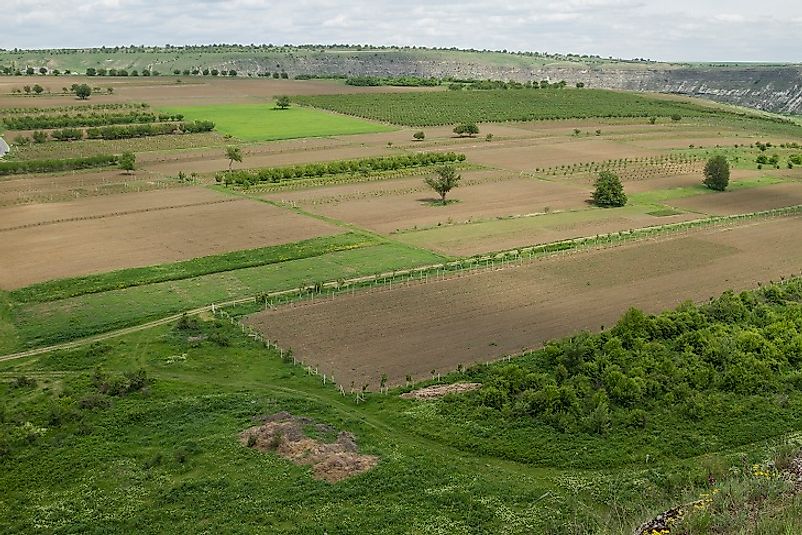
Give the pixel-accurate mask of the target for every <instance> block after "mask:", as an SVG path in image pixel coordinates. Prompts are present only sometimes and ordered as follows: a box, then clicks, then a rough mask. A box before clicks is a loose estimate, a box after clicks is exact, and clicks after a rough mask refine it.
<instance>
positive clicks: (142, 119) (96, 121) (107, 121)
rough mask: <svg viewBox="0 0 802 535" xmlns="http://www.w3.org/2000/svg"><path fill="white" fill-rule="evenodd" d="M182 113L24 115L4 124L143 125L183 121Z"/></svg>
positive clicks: (19, 126) (22, 127)
mask: <svg viewBox="0 0 802 535" xmlns="http://www.w3.org/2000/svg"><path fill="white" fill-rule="evenodd" d="M183 119H184V116H183V115H181V114H180V113H175V114H168V113H159V114H156V113H103V114H95V115H80V114H79V115H67V114H63V115H23V116H20V117H13V116H12V117H4V118H3V124H5V126H6V128H8V129H9V130H34V129H40V128H70V127H76V126H106V125H115V124H138V123H139V124H141V123H157V122H164V121H181V120H183Z"/></svg>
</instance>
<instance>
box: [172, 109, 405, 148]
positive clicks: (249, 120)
mask: <svg viewBox="0 0 802 535" xmlns="http://www.w3.org/2000/svg"><path fill="white" fill-rule="evenodd" d="M167 111H169V112H171V113H180V114H183V115H184V117H185V119H187V120H196V121H213V122H214V123H215V124H216V125H217V127H216V130H217V131H218V132H222V133H223V134H229V135H231V136H234V137H235V138H238V139H241V140H243V141H274V140H279V139H296V138H304V137H322V136H339V135H347V134H370V133H374V132H390V131H392V130H394V128H392V127H389V126H386V125H382V124H376V123H372V122H369V121H365V120H363V119H357V118H354V117H345V116H342V115H336V114H333V113H328V112H324V111H320V110H313V109H310V108H301V107H297V106H294V107H291V108H289V109H286V110H280V109H276V108H275V107H274V106H273V104H272V103H269V102H266V103H264V104H228V105H216V106H190V107H177V108H167Z"/></svg>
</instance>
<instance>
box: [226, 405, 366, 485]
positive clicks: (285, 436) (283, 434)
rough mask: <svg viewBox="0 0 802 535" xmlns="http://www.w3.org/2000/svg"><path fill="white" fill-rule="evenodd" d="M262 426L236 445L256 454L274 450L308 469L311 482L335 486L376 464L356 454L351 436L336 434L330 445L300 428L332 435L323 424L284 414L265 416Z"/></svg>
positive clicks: (244, 434)
mask: <svg viewBox="0 0 802 535" xmlns="http://www.w3.org/2000/svg"><path fill="white" fill-rule="evenodd" d="M261 421H262V424H261V425H257V426H254V427H250V428H248V429H246V430H245V431H243V432H242V433H240V435H239V437H240V443H242V445H244V446H246V447H251V448H256V449H257V450H259V451H262V452H267V451H274V452H276V453H277V454H279V455H281V456H282V457H284V458H285V459H289V460H290V461H292V462H293V463H295V464H297V465H300V466H311V467H312V474H313V475H314V477H315V479H322V480H324V481H328V482H329V483H336V482H338V481H342V480H343V479H346V478H348V477H351V476H354V475H357V474H361V473H362V472H367V471H368V470H370V469H371V468H373V467H374V466H376V464H378V462H379V458H378V457H376V456H374V455H364V454H361V453H359V451H358V448H357V444H356V441H355V439H354V436H353V435H352V434H351V433H348V432H346V431H340V432H339V433H338V434H337V439H336V440H335V441H334V442H330V443H327V442H322V441H319V440H316V439H314V438H311V437H309V436H307V435H306V433H305V431H304V428H305V427H306V426H314V428H315V430H316V431H318V432H320V433H330V432H334V431H335V429H334V428H333V427H331V426H328V425H326V424H319V423H315V422H314V420H312V419H311V418H305V417H297V416H293V415H291V414H290V413H288V412H279V413H277V414H274V415H271V416H266V417H264V418H262V419H261Z"/></svg>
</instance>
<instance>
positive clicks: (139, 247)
mask: <svg viewBox="0 0 802 535" xmlns="http://www.w3.org/2000/svg"><path fill="white" fill-rule="evenodd" d="M0 220H1V221H2V227H3V229H6V230H0V236H1V237H2V239H1V240H0V258H3V259H4V260H3V263H2V266H0V288H3V289H13V288H19V287H22V286H26V285H28V284H32V283H35V282H41V281H46V280H50V279H58V278H64V277H73V276H79V275H87V274H91V273H101V272H105V271H112V270H115V269H121V268H126V267H135V266H144V265H151V264H159V263H164V262H174V261H178V260H186V259H190V258H196V257H199V256H207V255H212V254H218V253H224V252H229V251H237V250H240V249H251V248H256V247H266V246H269V245H277V244H281V243H289V242H295V241H299V240H304V239H308V238H312V237H314V236H325V235H332V234H336V233H337V232H338V229H337V227H335V226H333V225H329V224H327V223H323V222H321V221H318V220H316V219H312V218H306V217H303V216H300V215H297V214H295V213H293V212H291V211H288V210H283V209H281V208H277V207H275V206H271V205H269V204H266V203H263V202H258V201H253V200H249V199H243V198H236V197H230V196H227V195H222V194H219V193H216V192H213V191H211V190H204V189H197V188H180V189H172V190H163V191H158V192H147V193H130V194H124V195H109V196H105V197H99V198H92V199H84V200H80V201H75V202H68V203H56V204H45V205H30V206H19V207H11V208H4V209H2V210H0Z"/></svg>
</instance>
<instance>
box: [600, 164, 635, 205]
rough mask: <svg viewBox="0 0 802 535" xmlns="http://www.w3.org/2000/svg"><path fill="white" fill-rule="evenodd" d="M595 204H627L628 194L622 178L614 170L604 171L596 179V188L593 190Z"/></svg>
mask: <svg viewBox="0 0 802 535" xmlns="http://www.w3.org/2000/svg"><path fill="white" fill-rule="evenodd" d="M593 204H595V205H596V206H602V207H604V208H612V207H616V206H624V205H625V204H627V194H626V193H624V185H623V184H621V179H620V178H619V176H618V175H616V174H615V173H613V172H612V171H602V172H601V173H599V178H597V179H596V189H595V190H594V191H593Z"/></svg>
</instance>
